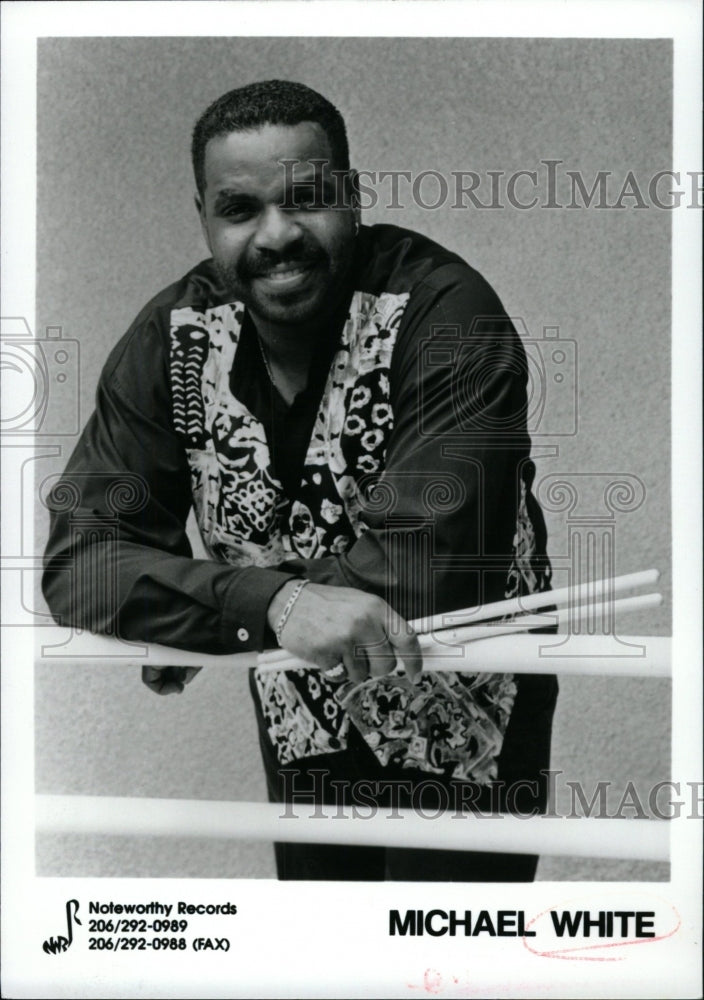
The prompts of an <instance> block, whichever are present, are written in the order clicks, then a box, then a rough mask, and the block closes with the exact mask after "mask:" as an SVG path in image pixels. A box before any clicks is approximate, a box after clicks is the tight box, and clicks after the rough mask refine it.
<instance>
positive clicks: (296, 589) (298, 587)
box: [274, 580, 310, 646]
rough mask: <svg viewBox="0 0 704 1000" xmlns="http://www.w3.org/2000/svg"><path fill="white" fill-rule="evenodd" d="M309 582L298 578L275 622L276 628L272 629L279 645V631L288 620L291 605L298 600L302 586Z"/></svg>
mask: <svg viewBox="0 0 704 1000" xmlns="http://www.w3.org/2000/svg"><path fill="white" fill-rule="evenodd" d="M309 583H310V580H299V581H298V583H297V584H296V586H295V587H294V588H293V591H292V593H291V596H290V597H289V599H288V600H287V601H286V606H285V608H284V610H283V611H282V612H281V617H280V618H279V620H278V622H277V623H276V628H275V629H274V634H275V635H276V641H277V642H278V644H279V646H280V645H281V644H282V643H281V633H282V632H283V630H284V625H285V624H286V622H287V621H288V619H289V616H290V614H291V612H292V611H293V606H294V604H295V603H296V601H297V600H298V598H299V597H300V596H301V591H302V590H303V588H304V587H305V586H307V584H309Z"/></svg>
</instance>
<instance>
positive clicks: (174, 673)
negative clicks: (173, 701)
mask: <svg viewBox="0 0 704 1000" xmlns="http://www.w3.org/2000/svg"><path fill="white" fill-rule="evenodd" d="M201 669H202V668H201V667H150V666H147V665H145V666H143V667H142V681H143V682H144V683H145V684H146V685H147V687H148V688H149V689H150V690H151V691H153V692H154V693H155V694H162V695H163V694H182V693H183V690H184V687H185V685H186V684H188V683H189V682H190V681H192V680H193V678H194V677H195V675H196V674H197V673H198V672H199V671H200V670H201Z"/></svg>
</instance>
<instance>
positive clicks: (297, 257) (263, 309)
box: [213, 239, 354, 327]
mask: <svg viewBox="0 0 704 1000" xmlns="http://www.w3.org/2000/svg"><path fill="white" fill-rule="evenodd" d="M353 247H354V243H353V242H352V243H350V241H349V240H348V239H344V240H342V239H341V240H340V241H339V242H338V243H336V244H335V245H334V247H333V248H332V250H333V252H332V253H329V252H327V251H326V249H325V248H323V247H322V246H321V245H320V244H319V243H318V242H317V241H312V240H305V239H301V240H299V241H297V242H296V243H295V244H291V245H290V246H289V247H287V248H286V250H285V251H282V252H281V253H278V252H274V251H268V250H267V251H261V250H248V251H246V252H245V253H243V254H242V255H240V256H239V257H237V258H236V259H234V260H233V259H229V260H228V259H222V258H218V257H214V258H213V262H214V265H215V270H216V273H217V275H218V278H219V280H220V284H221V286H222V288H223V290H224V291H225V293H226V294H227V295H228V296H232V297H233V298H235V299H237V300H239V301H240V302H242V303H243V304H244V306H245V308H247V309H248V310H249V311H250V312H251V313H252V315H253V317H254V318H255V319H256V318H258V319H260V320H261V321H263V322H264V323H267V324H274V325H276V326H293V327H300V326H307V327H310V326H320V325H323V324H324V323H325V322H326V320H327V319H329V317H330V315H331V314H332V313H333V312H335V311H336V310H337V308H338V307H339V306H340V304H341V302H342V299H343V298H344V297H345V294H346V291H347V278H348V275H349V272H350V270H351V263H352V259H353V255H354V250H353ZM287 271H288V272H289V273H290V272H296V271H300V272H301V273H300V275H299V276H297V277H296V276H294V278H293V279H292V280H291V281H281V282H279V281H276V280H275V278H276V276H277V275H279V276H280V275H281V274H282V272H287Z"/></svg>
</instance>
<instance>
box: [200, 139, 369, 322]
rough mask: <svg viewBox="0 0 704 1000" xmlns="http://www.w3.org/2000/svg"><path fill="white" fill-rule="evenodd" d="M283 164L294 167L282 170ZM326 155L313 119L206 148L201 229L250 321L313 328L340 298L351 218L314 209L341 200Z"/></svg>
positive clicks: (350, 243) (350, 246) (214, 141)
mask: <svg viewBox="0 0 704 1000" xmlns="http://www.w3.org/2000/svg"><path fill="white" fill-rule="evenodd" d="M282 160H288V161H291V160H293V161H296V165H295V166H289V167H288V168H286V169H284V167H283V166H282V165H281V162H280V161H282ZM311 160H325V161H327V163H326V165H325V166H324V167H322V169H321V167H320V166H318V167H317V168H316V167H315V166H314V165H313V164H311V163H310V162H309V161H311ZM331 160H332V156H331V150H330V146H329V143H328V140H327V136H326V134H325V132H324V130H323V129H322V127H321V126H320V125H318V124H316V123H314V122H302V123H301V124H299V125H265V126H263V127H261V128H258V129H256V130H253V131H250V132H231V133H230V134H229V135H226V136H218V137H216V138H214V139H211V140H210V141H209V142H208V145H207V146H206V150H205V190H204V193H203V198H202V201H201V200H197V204H198V209H199V212H200V217H201V223H202V226H203V232H204V235H205V238H206V241H207V243H208V246H209V248H210V252H211V253H212V255H213V259H214V261H215V266H216V268H217V271H218V274H219V276H220V279H221V281H222V282H223V284H224V286H225V288H226V290H227V292H228V293H229V294H231V295H232V296H233V298H237V299H239V300H240V301H242V302H244V304H245V305H246V306H247V307H248V308H249V310H250V311H251V313H252V314H253V316H254V319H255V322H256V321H257V320H259V321H260V322H263V323H264V324H275V325H277V326H284V327H300V326H304V325H305V326H315V325H316V324H317V323H324V322H325V320H326V318H327V317H328V316H329V314H330V311H331V310H332V309H334V308H335V306H336V305H338V304H339V302H340V301H341V298H342V296H343V295H344V294H345V289H346V279H347V276H348V274H349V269H350V265H351V261H352V254H353V246H354V236H355V216H354V212H353V210H352V209H351V208H349V207H348V208H335V207H320V206H321V205H327V206H334V205H335V204H336V203H339V201H340V197H341V196H340V195H337V197H336V194H337V188H336V178H335V176H334V174H333V170H334V167H335V165H334V164H332V162H331ZM305 181H307V182H309V184H308V185H306V186H305V187H303V186H302V183H303V182H305ZM293 182H295V187H294V184H293ZM310 182H315V183H314V185H313V184H311V183H310ZM339 187H340V184H339V178H338V188H339ZM293 205H295V206H297V207H292V206H293ZM316 205H317V206H318V207H316Z"/></svg>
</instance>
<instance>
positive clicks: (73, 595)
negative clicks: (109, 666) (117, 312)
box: [42, 315, 294, 653]
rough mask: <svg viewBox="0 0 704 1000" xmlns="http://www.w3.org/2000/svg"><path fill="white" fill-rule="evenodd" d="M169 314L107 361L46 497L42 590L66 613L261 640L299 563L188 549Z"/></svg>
mask: <svg viewBox="0 0 704 1000" xmlns="http://www.w3.org/2000/svg"><path fill="white" fill-rule="evenodd" d="M162 325H163V324H162V323H161V322H160V320H159V318H158V316H155V315H152V316H149V317H147V318H146V319H144V320H142V322H139V321H137V323H136V324H135V326H134V327H133V328H132V329H131V330H130V331H129V332H128V334H127V335H126V336H125V338H123V340H122V341H121V342H120V343H119V344H118V346H117V347H116V348H115V350H114V351H113V352H112V354H111V356H110V358H109V359H108V361H107V363H106V365H105V368H104V370H103V373H102V375H101V378H100V382H99V386H98V391H97V397H96V408H95V412H94V413H93V415H92V417H91V418H90V420H89V422H88V424H87V426H86V428H85V430H84V432H83V434H82V436H81V438H80V440H79V442H78V444H77V446H76V448H75V450H74V452H73V454H72V456H71V458H70V460H69V462H68V465H67V468H66V471H65V473H64V475H63V476H62V477H61V479H60V481H59V482H58V484H57V485H56V486H55V487H54V489H53V490H52V492H51V495H50V497H49V506H50V508H51V511H52V513H51V527H50V535H49V541H48V544H47V548H46V552H45V559H44V566H45V569H44V575H43V581H42V584H43V590H44V595H45V597H46V600H47V603H48V605H49V608H50V610H51V612H52V614H53V615H54V617H55V619H56V621H57V622H58V623H59V624H61V625H73V626H77V627H81V628H87V629H89V630H90V631H93V632H99V633H107V634H110V635H118V636H121V637H122V638H125V639H138V640H141V641H146V642H160V643H163V644H165V645H169V646H175V647H178V648H181V649H189V650H193V651H195V652H207V653H228V652H244V651H246V650H254V649H262V648H263V647H264V645H266V644H271V642H270V637H269V636H268V629H267V625H266V610H267V607H268V604H269V602H270V600H271V598H272V597H273V595H274V594H275V593H276V591H277V590H278V589H279V588H280V587H281V586H283V584H284V583H286V581H287V580H289V579H291V578H292V576H293V575H294V574H292V573H291V572H288V571H278V570H276V569H262V568H258V567H245V568H234V567H232V566H228V565H224V564H220V563H218V562H215V561H213V560H209V559H193V558H192V553H191V546H190V544H189V541H188V538H187V535H186V529H185V525H186V519H187V516H188V512H189V509H190V506H191V491H190V474H189V469H188V464H187V459H186V455H185V452H184V448H183V444H182V442H181V441H180V439H179V438H178V436H177V435H176V433H175V431H174V430H173V428H172V426H171V423H170V413H171V401H170V390H169V383H168V372H167V362H166V351H165V346H164V343H163V340H162V336H163V335H162V332H161V327H162Z"/></svg>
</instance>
